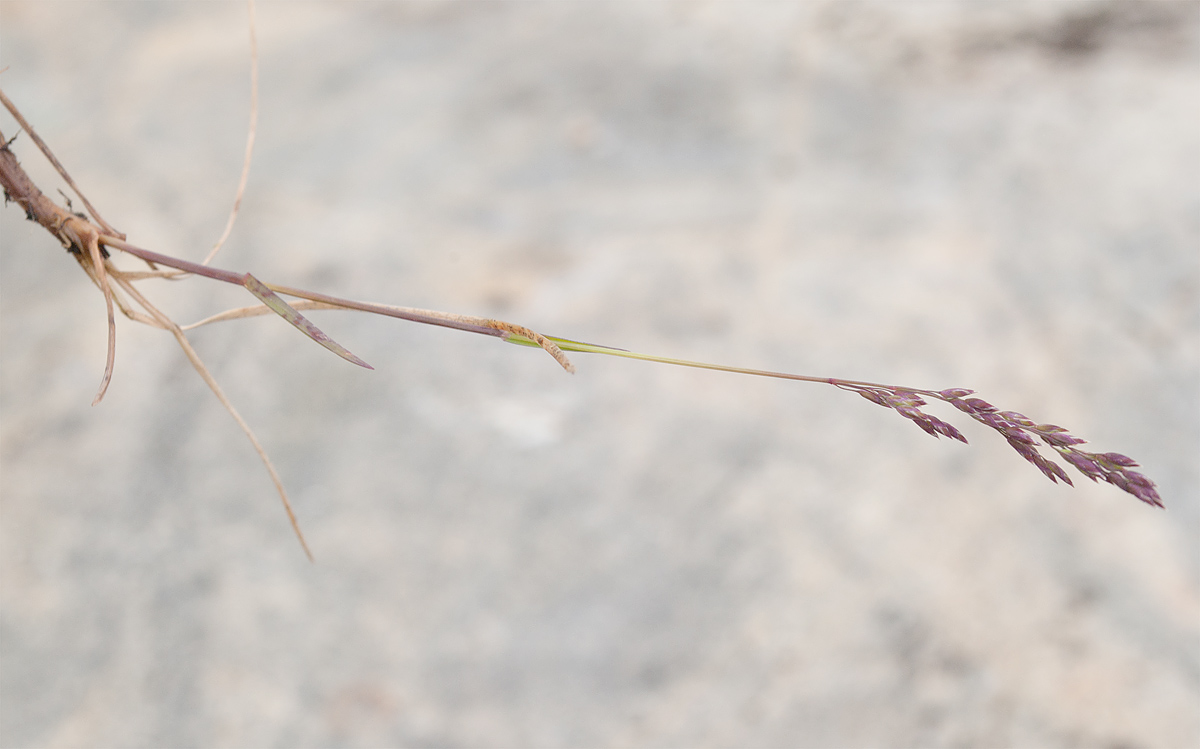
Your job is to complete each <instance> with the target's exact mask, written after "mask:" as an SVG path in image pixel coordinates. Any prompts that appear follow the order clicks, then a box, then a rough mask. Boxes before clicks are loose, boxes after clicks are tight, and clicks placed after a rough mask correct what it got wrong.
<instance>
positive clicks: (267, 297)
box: [242, 273, 374, 369]
mask: <svg viewBox="0 0 1200 749" xmlns="http://www.w3.org/2000/svg"><path fill="white" fill-rule="evenodd" d="M242 285H243V286H245V287H246V289H247V290H248V291H249V292H250V293H251V294H253V295H254V296H256V297H258V298H259V301H261V302H262V303H263V304H265V305H267V306H268V307H270V308H271V311H272V312H274V313H275V314H277V315H279V316H280V317H282V318H283V319H284V320H287V321H288V322H289V323H291V324H292V325H293V326H295V327H296V329H297V330H299V331H300V332H301V333H303V334H304V335H306V336H308V337H309V338H311V339H313V340H314V341H316V342H317V343H319V344H321V345H322V346H324V347H325V348H327V349H329V350H330V351H332V352H333V353H335V354H337V355H338V356H340V357H342V358H343V359H345V360H346V361H348V362H351V363H352V364H357V365H358V366H360V367H366V368H367V369H374V367H372V366H371V365H370V364H367V363H366V362H365V361H363V360H362V359H359V358H358V357H357V356H355V355H354V354H352V353H350V351H349V350H347V349H346V348H345V347H344V346H342V345H341V344H340V343H338V342H337V341H335V340H333V339H332V338H330V337H329V336H327V335H325V334H324V333H322V332H321V329H320V328H318V327H317V326H316V325H313V324H312V323H311V322H309V321H308V318H306V317H305V316H304V315H302V314H300V313H299V312H298V311H297V310H296V309H295V308H294V307H292V305H290V304H288V303H287V302H285V301H283V299H282V298H281V297H280V296H279V295H278V294H276V293H275V292H274V291H271V290H270V289H268V288H267V286H266V284H264V283H263V282H262V281H259V280H258V279H257V278H255V277H254V276H252V275H250V274H249V273H247V274H245V275H243V276H242Z"/></svg>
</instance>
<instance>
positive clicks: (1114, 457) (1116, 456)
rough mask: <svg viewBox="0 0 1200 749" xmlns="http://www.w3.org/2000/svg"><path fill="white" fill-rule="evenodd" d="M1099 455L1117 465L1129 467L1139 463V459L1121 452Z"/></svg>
mask: <svg viewBox="0 0 1200 749" xmlns="http://www.w3.org/2000/svg"><path fill="white" fill-rule="evenodd" d="M1097 457H1099V458H1102V459H1104V460H1106V461H1108V462H1109V463H1112V464H1113V465H1116V466H1124V467H1129V466H1136V465H1137V461H1135V460H1134V459H1133V458H1130V457H1127V456H1125V455H1122V454H1121V453H1103V454H1101V455H1099V456H1097Z"/></svg>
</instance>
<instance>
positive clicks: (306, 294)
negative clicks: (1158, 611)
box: [0, 3, 1163, 559]
mask: <svg viewBox="0 0 1200 749" xmlns="http://www.w3.org/2000/svg"><path fill="white" fill-rule="evenodd" d="M250 12H251V24H250V32H251V33H250V38H251V108H250V109H251V115H250V127H249V134H248V136H247V142H246V153H245V158H244V161H243V168H242V174H241V179H240V180H239V185H238V188H237V193H236V197H235V200H234V206H233V209H232V210H231V212H230V215H229V220H228V221H227V223H226V225H225V228H224V231H223V232H222V234H221V237H220V238H219V239H218V241H217V242H216V243H215V245H214V246H213V248H212V249H211V250H210V251H209V253H208V254H207V256H206V257H205V258H204V260H203V261H202V262H199V263H196V262H192V261H188V260H184V259H182V258H176V257H171V256H168V255H164V254H161V253H158V252H154V251H152V250H148V249H144V248H141V247H138V246H136V245H133V244H131V243H130V242H128V241H127V237H126V235H125V234H123V233H121V232H119V231H117V230H116V229H115V228H113V227H112V226H111V225H110V224H108V223H107V222H106V221H105V220H104V219H103V218H102V217H101V215H100V214H99V212H98V211H97V210H96V209H95V207H94V206H93V205H92V203H91V202H90V201H89V200H88V199H87V198H86V197H85V196H84V194H83V192H82V191H81V190H80V189H79V187H78V186H77V185H76V184H75V182H74V180H72V179H71V177H70V175H69V173H68V172H67V170H66V169H65V168H64V167H63V166H62V164H61V163H60V162H59V161H58V159H57V158H55V156H54V154H53V152H52V151H51V150H50V148H49V147H48V146H47V145H46V143H45V142H44V141H42V139H41V138H40V137H38V135H37V133H36V131H35V130H34V128H33V127H32V126H31V125H30V124H29V123H28V122H27V121H26V120H25V118H24V117H23V116H22V115H21V113H20V111H19V110H18V109H17V107H16V106H15V105H14V104H13V103H12V102H11V101H10V100H9V99H8V97H7V96H5V95H4V93H3V91H0V103H3V105H4V107H5V108H6V109H7V110H8V111H9V113H10V114H11V115H12V116H13V118H14V119H15V120H16V121H17V123H18V124H19V126H20V127H21V129H22V130H23V131H24V132H25V133H26V134H28V137H29V138H30V139H31V140H32V141H33V142H34V143H35V144H36V145H37V147H38V149H39V150H40V151H41V153H42V154H43V155H44V156H45V157H46V159H47V160H49V161H50V163H51V164H52V165H53V166H54V168H55V169H56V170H57V171H58V173H59V174H60V175H61V176H62V178H63V180H64V182H66V184H67V185H68V186H69V187H70V188H71V189H72V190H73V191H74V192H75V194H76V195H77V196H78V197H79V199H80V202H81V203H82V204H83V206H84V208H85V210H86V213H84V212H75V211H74V210H73V208H72V206H71V202H70V200H69V199H68V200H67V201H66V203H67V205H66V207H63V206H60V205H58V204H57V203H55V202H54V201H52V200H51V199H50V198H48V197H47V196H46V195H45V194H44V193H43V192H42V191H41V190H40V189H39V188H38V187H37V186H36V185H35V184H34V183H33V181H32V180H31V179H30V178H29V176H28V175H27V174H26V172H25V170H24V169H23V168H22V167H21V165H20V163H19V162H18V160H17V157H16V154H15V153H14V152H13V150H12V144H13V141H14V140H16V137H15V136H14V138H13V139H12V140H10V139H7V138H5V136H4V134H3V133H0V142H2V143H3V145H2V146H0V183H2V185H3V188H4V197H5V202H6V203H7V202H16V203H17V204H19V205H20V206H21V207H22V208H23V209H24V210H25V214H26V217H27V218H28V219H29V220H31V221H35V222H37V223H38V224H40V225H41V226H42V227H44V228H45V229H46V230H47V231H49V232H50V233H51V234H52V235H54V236H55V237H56V238H57V239H58V241H59V242H60V243H61V244H62V246H63V247H64V248H66V249H67V250H68V251H69V252H70V253H71V255H72V256H73V257H74V258H75V260H76V261H77V262H78V263H79V265H80V267H81V268H82V269H83V271H84V272H85V273H86V274H87V275H88V277H89V278H91V280H92V282H93V283H95V285H96V286H97V287H98V288H99V289H100V291H101V292H102V293H103V295H104V301H105V306H106V310H107V314H108V347H107V356H106V360H105V366H104V373H103V375H102V377H101V382H100V386H99V389H98V391H97V393H96V397H95V399H94V400H93V405H95V404H97V403H99V402H100V401H101V400H102V399H103V398H104V394H105V392H106V390H107V388H108V384H109V382H110V381H111V379H112V374H113V368H114V364H115V358H116V320H115V310H118V309H119V310H120V311H121V313H122V314H123V315H124V316H125V317H127V318H129V319H131V320H134V321H136V322H140V323H143V324H146V325H150V326H152V327H156V328H161V329H163V330H166V331H168V332H170V333H171V334H172V336H174V338H175V340H176V342H177V343H178V344H179V346H180V348H181V349H183V352H184V354H185V355H186V356H187V358H188V360H189V361H190V362H191V364H192V366H193V367H194V368H195V370H196V371H197V373H199V375H200V377H201V378H202V379H203V380H204V382H205V384H207V385H208V387H209V388H210V389H211V390H212V392H213V393H214V395H215V396H216V397H217V399H218V400H219V401H220V402H221V405H222V406H223V407H224V408H225V409H226V410H227V411H228V412H229V414H230V415H231V416H232V417H233V419H234V420H235V421H236V422H237V424H238V426H239V427H240V428H241V430H242V431H243V432H244V433H245V435H246V437H247V438H248V439H249V440H250V443H251V444H252V445H253V447H254V450H255V452H257V454H258V456H259V458H260V459H261V460H262V462H263V464H264V466H265V467H266V469H267V471H268V473H269V474H270V476H271V480H272V482H273V483H274V485H275V489H276V491H277V492H278V494H279V497H280V499H281V501H282V503H283V506H284V509H285V511H286V513H287V516H288V519H289V521H290V523H291V525H292V529H293V530H294V532H295V534H296V537H297V539H298V540H299V542H300V545H301V547H302V548H303V549H304V552H305V554H307V555H308V557H309V558H310V559H311V558H312V552H311V551H310V549H309V547H308V544H307V542H306V541H305V539H304V534H303V533H302V532H301V530H300V526H299V523H298V522H297V520H296V516H295V513H294V512H293V510H292V507H291V503H290V502H289V500H288V495H287V491H286V490H285V488H284V485H283V481H282V480H281V479H280V477H279V474H278V472H277V471H276V469H275V467H274V465H272V463H271V460H270V458H269V456H268V455H267V452H266V450H265V449H264V448H263V446H262V445H261V443H260V442H259V441H258V438H257V437H256V436H255V435H254V432H253V431H252V430H251V429H250V427H249V425H248V424H247V423H246V422H245V420H244V419H243V418H242V417H241V416H240V415H239V414H238V412H237V410H236V409H235V408H234V406H233V404H232V403H231V402H230V401H229V398H228V397H226V395H225V394H224V392H223V391H222V390H221V387H220V386H219V385H218V384H217V382H216V380H215V379H214V378H213V376H212V374H211V372H209V370H208V369H207V367H205V365H204V363H203V361H201V359H200V357H199V355H198V354H197V353H196V350H195V349H194V348H193V347H192V345H191V344H190V343H189V341H188V339H187V336H186V335H185V333H186V331H188V330H191V329H193V328H196V327H199V326H202V325H208V324H212V323H216V322H221V321H225V320H232V319H237V318H244V317H253V316H258V315H265V314H276V315H278V316H279V317H282V318H283V319H284V320H286V321H287V322H288V323H289V324H291V325H292V326H293V327H295V328H296V329H298V330H300V331H301V332H302V333H304V334H305V335H306V336H308V337H309V338H311V339H312V340H314V341H316V342H317V343H319V344H320V345H322V346H324V347H325V348H327V349H329V350H330V351H332V352H333V353H335V354H337V355H338V356H340V357H342V358H343V359H346V360H347V361H349V362H351V363H353V364H356V365H358V366H362V367H366V368H368V369H370V368H371V366H370V365H369V364H367V363H366V362H365V361H363V360H362V359H360V358H359V357H357V356H355V355H354V354H353V353H351V352H350V351H348V350H347V349H346V348H345V347H343V346H341V345H340V344H338V343H337V342H336V341H334V340H333V339H331V338H330V337H329V336H328V335H326V334H325V333H324V332H322V331H321V330H320V329H319V328H318V327H317V326H316V325H314V324H313V323H312V322H311V321H310V320H308V319H307V318H306V317H305V316H304V315H303V314H301V312H302V311H305V310H332V309H340V310H351V311H358V312H367V313H370V314H377V315H385V316H389V317H395V318H398V319H401V320H407V321H410V322H417V323H422V324H427V325H437V326H441V327H446V328H453V329H456V330H462V331H466V332H470V333H477V334H481V335H490V336H494V337H497V338H500V339H501V340H503V341H506V342H508V343H514V344H518V345H522V346H531V347H538V348H541V349H542V350H544V351H545V352H546V353H548V354H549V355H550V356H552V357H553V358H554V360H555V361H556V362H557V363H558V364H559V365H560V366H561V367H562V368H563V369H565V370H566V371H567V372H574V370H575V367H574V365H573V364H572V363H571V361H570V359H568V357H567V352H571V353H587V354H601V355H606V356H616V357H623V358H627V359H637V360H641V361H647V362H654V363H658V364H671V365H676V366H683V367H693V368H699V369H708V370H715V371H721V372H731V373H735V374H742V375H751V376H760V377H774V378H781V379H787V380H797V381H801V382H814V383H824V384H826V385H832V386H834V387H836V388H839V389H841V390H846V391H849V392H854V393H858V394H859V395H860V396H862V397H864V398H866V399H867V400H869V401H871V402H872V403H875V404H877V405H879V406H883V407H884V408H887V409H890V410H892V411H894V412H896V413H897V414H899V415H900V416H902V417H903V418H905V419H908V420H909V421H911V422H913V423H914V424H915V425H916V426H917V427H919V428H920V429H922V430H923V431H925V432H926V433H928V434H930V435H932V436H934V437H949V438H950V439H953V440H958V441H959V442H963V443H966V442H967V439H966V438H965V437H964V436H963V435H962V433H961V432H960V431H959V430H958V429H957V428H955V427H954V426H953V425H951V424H949V423H948V422H946V421H943V420H942V419H939V418H937V417H935V416H932V415H930V414H928V413H926V412H925V411H922V410H921V407H922V406H924V405H926V404H927V403H928V401H930V400H939V401H943V402H945V403H949V404H950V405H952V406H954V407H955V408H956V409H958V410H959V411H961V412H963V413H964V414H966V415H967V416H969V417H970V418H972V419H974V420H975V421H978V422H980V423H981V424H984V425H985V426H988V427H990V428H991V429H993V430H995V431H996V432H998V433H999V434H1000V435H1001V436H1002V437H1003V438H1004V439H1005V440H1006V441H1007V442H1008V444H1009V445H1011V446H1012V448H1013V449H1014V450H1016V452H1017V453H1018V454H1019V455H1020V456H1021V457H1022V458H1024V459H1025V460H1027V461H1029V462H1030V463H1032V464H1033V465H1034V466H1036V467H1037V468H1038V470H1040V471H1041V472H1042V473H1043V474H1045V475H1046V477H1047V478H1049V479H1050V480H1051V481H1053V482H1058V481H1063V482H1065V483H1067V484H1072V482H1071V479H1070V477H1069V476H1068V475H1067V472H1066V470H1064V468H1063V466H1062V465H1061V464H1059V463H1057V462H1055V461H1054V460H1052V459H1050V458H1049V457H1047V456H1046V454H1044V453H1043V451H1045V450H1049V451H1050V454H1051V455H1053V454H1057V456H1058V457H1059V458H1061V459H1062V460H1063V461H1065V462H1066V463H1068V464H1070V465H1071V466H1073V467H1074V468H1075V469H1076V470H1078V471H1079V472H1080V473H1082V474H1083V475H1084V476H1086V477H1088V478H1089V479H1091V480H1092V481H1105V482H1107V483H1109V484H1112V485H1113V486H1116V487H1117V488H1119V489H1121V490H1122V491H1125V492H1128V493H1129V494H1131V495H1133V496H1134V497H1136V498H1137V499H1139V500H1141V501H1142V502H1145V503H1146V504H1148V505H1152V506H1155V507H1162V506H1163V504H1162V499H1161V497H1160V496H1159V493H1158V490H1157V488H1156V487H1155V485H1154V482H1153V481H1151V480H1150V479H1148V478H1147V477H1146V476H1144V475H1143V474H1141V473H1139V472H1138V471H1136V470H1134V469H1135V468H1136V467H1137V466H1138V464H1137V463H1136V462H1135V461H1134V460H1133V459H1131V458H1129V457H1127V456H1125V455H1122V454H1120V453H1114V452H1106V453H1098V452H1089V451H1086V450H1084V449H1082V448H1081V447H1080V446H1081V445H1083V444H1085V441H1084V440H1082V439H1080V438H1079V437H1076V436H1074V435H1072V434H1070V433H1069V432H1068V431H1067V430H1066V429H1064V428H1063V427H1060V426H1056V425H1053V424H1039V423H1036V422H1035V421H1033V420H1031V419H1029V418H1026V417H1025V416H1024V415H1022V414H1020V413H1017V412H1015V411H1000V410H998V409H997V408H996V407H994V406H992V405H991V404H990V403H988V402H987V401H985V400H983V399H981V398H978V397H974V391H973V390H968V389H965V388H949V389H944V390H926V389H921V388H913V387H907V386H898V385H883V384H879V383H873V382H860V381H855V380H846V379H839V378H836V377H817V376H810V375H798V374H788V373H783V372H771V371H766V370H760V369H750V368H745V367H734V366H726V365H721V364H709V363H704V362H696V361H689V360H685V359H674V358H670V357H665V356H657V355H652V354H642V353H637V352H633V351H628V350H625V349H621V348H615V347H611V346H602V345H596V344H590V343H583V342H580V341H575V340H571V339H568V338H559V337H556V336H548V335H543V334H541V333H538V332H536V331H533V330H530V329H529V328H526V327H523V326H521V325H517V324H514V323H510V322H506V321H503V320H495V319H490V318H483V317H473V316H468V315H459V314H452V313H447V312H439V311H435V310H425V309H416V308H411V307H399V306H394V305H388V304H378V303H373V302H363V301H357V300H353V299H344V298H340V297H335V296H331V295H328V294H323V293H319V292H314V291H307V290H304V289H298V288H293V287H290V286H282V285H279V284H273V283H267V282H264V281H260V280H259V279H258V278H256V277H254V276H253V275H251V274H250V273H238V272H234V271H230V270H224V269H221V268H217V267H213V266H212V265H211V261H212V260H213V259H214V258H215V256H216V255H217V253H218V251H219V250H220V249H221V247H222V246H223V244H224V242H225V240H226V239H227V238H228V237H229V235H230V232H231V231H232V229H233V226H234V222H235V220H236V217H237V214H238V210H239V207H240V204H241V200H242V196H243V194H244V192H245V187H246V178H247V174H248V170H249V166H250V162H251V157H252V154H253V147H254V136H255V130H256V127H255V123H256V119H257V88H258V83H257V51H256V42H255V36H254V23H253V4H252V3H251V5H250ZM64 197H65V196H64ZM111 250H115V251H117V252H119V253H122V254H127V255H130V256H133V257H135V258H137V259H139V260H140V261H142V262H143V263H144V264H145V266H146V270H139V271H131V270H123V269H121V268H119V267H117V265H116V264H114V262H113V256H112V253H111V252H110V251H111ZM187 276H200V277H204V278H208V279H211V280H214V281H220V282H224V283H230V284H234V285H238V286H241V287H243V288H245V289H246V290H247V291H248V292H249V293H250V294H252V295H253V296H254V297H256V298H257V300H258V302H259V303H258V304H256V305H251V306H246V307H240V308H237V309H231V310H227V311H225V312H222V313H220V314H217V315H213V316H212V317H208V318H205V319H203V320H200V321H198V322H195V323H192V324H190V325H179V324H178V323H176V322H175V321H174V320H171V319H170V318H169V317H168V316H167V315H165V314H164V313H163V312H162V311H161V310H160V309H159V308H158V307H157V306H155V305H154V304H153V303H152V302H150V301H149V300H148V299H147V298H146V296H144V295H143V294H142V292H141V290H140V289H139V287H138V284H140V282H143V281H148V280H155V279H159V280H161V279H179V278H183V277H187ZM284 297H288V298H291V299H292V300H296V301H287V300H285V298H284Z"/></svg>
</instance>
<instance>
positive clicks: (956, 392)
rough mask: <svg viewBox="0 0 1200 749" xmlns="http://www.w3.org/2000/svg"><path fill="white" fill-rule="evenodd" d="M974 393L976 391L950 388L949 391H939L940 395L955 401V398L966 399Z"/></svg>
mask: <svg viewBox="0 0 1200 749" xmlns="http://www.w3.org/2000/svg"><path fill="white" fill-rule="evenodd" d="M974 392H975V391H974V390H968V389H966V388H949V389H947V390H942V391H939V392H938V395H940V396H942V397H943V398H945V399H946V400H953V399H954V398H963V397H966V396H968V395H970V394H972V393H974Z"/></svg>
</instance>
